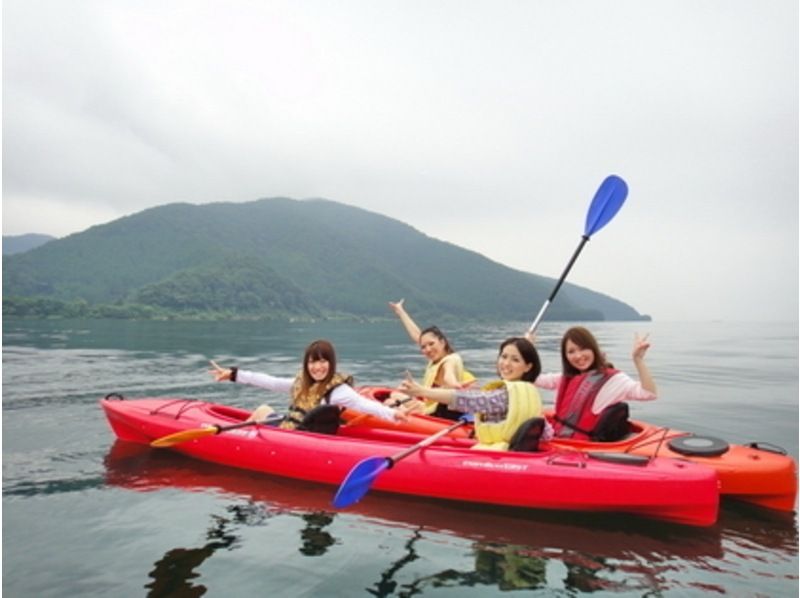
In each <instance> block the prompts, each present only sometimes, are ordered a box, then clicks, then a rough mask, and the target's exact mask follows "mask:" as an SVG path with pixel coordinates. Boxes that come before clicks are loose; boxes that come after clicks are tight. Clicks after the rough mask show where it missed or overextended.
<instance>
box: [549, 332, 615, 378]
mask: <svg viewBox="0 0 800 598" xmlns="http://www.w3.org/2000/svg"><path fill="white" fill-rule="evenodd" d="M567 341H572V342H573V343H575V344H576V345H578V347H580V348H581V349H589V350H591V352H592V353H594V361H593V362H592V365H591V366H590V367H589V369H590V370H606V369H608V368H610V367H612V366H611V364H610V363H608V362H607V361H606V356H605V354H604V353H603V352H602V351H601V350H600V345H598V344H597V339H596V338H595V337H594V335H593V334H592V333H591V332H589V331H588V330H587V329H586V328H584V327H583V326H573V327H572V328H570V329H569V330H567V331H566V332H565V333H564V336H563V337H562V339H561V365H562V367H563V368H564V375H565V376H577V375H578V374H580V373H581V372H580V371H579V370H578V369H577V368H575V367H574V366H573V365H572V364H570V362H569V360H568V359H567Z"/></svg>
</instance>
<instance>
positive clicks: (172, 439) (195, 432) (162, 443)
mask: <svg viewBox="0 0 800 598" xmlns="http://www.w3.org/2000/svg"><path fill="white" fill-rule="evenodd" d="M217 432H219V428H218V427H216V426H210V427H208V428H194V429H192V430H184V431H183V432H175V433H174V434H169V435H167V436H162V437H161V438H156V439H155V440H153V441H152V442H151V443H150V446H152V447H155V448H167V447H170V446H174V445H176V444H180V443H181V442H186V441H188V440H194V439H195V438H202V437H203V436H213V435H214V434H216V433H217Z"/></svg>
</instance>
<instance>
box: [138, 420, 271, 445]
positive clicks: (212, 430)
mask: <svg viewBox="0 0 800 598" xmlns="http://www.w3.org/2000/svg"><path fill="white" fill-rule="evenodd" d="M282 417H283V416H282V415H277V414H275V415H273V416H270V417H268V418H267V419H265V420H261V421H248V422H242V423H240V424H231V425H230V426H218V425H216V424H215V425H212V426H206V427H205V428H192V429H191V430H183V431H182V432H175V433H174V434H168V435H167V436H162V437H161V438H156V439H155V440H153V441H152V442H151V443H150V446H152V447H155V448H168V447H170V446H175V445H176V444H180V443H182V442H187V441H189V440H195V439H197V438H203V437H204V436H214V435H215V434H219V433H220V432H227V431H228V430H235V429H237V428H244V427H247V426H256V425H259V424H265V423H267V422H270V421H275V420H277V419H280V418H282Z"/></svg>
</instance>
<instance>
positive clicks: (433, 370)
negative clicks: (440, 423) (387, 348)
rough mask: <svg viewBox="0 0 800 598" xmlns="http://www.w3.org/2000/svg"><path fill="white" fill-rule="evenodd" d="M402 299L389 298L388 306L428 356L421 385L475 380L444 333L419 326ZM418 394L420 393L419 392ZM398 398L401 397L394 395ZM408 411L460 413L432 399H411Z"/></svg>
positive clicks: (442, 414)
mask: <svg viewBox="0 0 800 598" xmlns="http://www.w3.org/2000/svg"><path fill="white" fill-rule="evenodd" d="M404 301H405V300H404V299H400V301H397V302H395V303H393V302H390V303H389V307H390V308H391V309H392V311H393V312H394V313H395V314H396V315H397V317H398V318H400V321H401V322H402V323H403V326H404V327H405V329H406V332H407V333H408V336H409V337H410V338H411V340H412V341H414V343H415V344H417V345H419V348H420V351H422V354H423V355H424V356H425V357H426V358H427V359H428V365H427V366H426V367H425V373H424V374H423V377H422V386H423V387H425V388H461V387H462V386H464V385H467V384H469V383H471V382H473V381H474V380H475V376H473V375H472V374H471V373H470V372H468V371H467V370H465V369H464V362H463V361H462V360H461V356H460V355H459V354H458V353H456V352H455V351H454V350H453V348H452V347H451V346H450V342H449V341H448V340H447V337H446V336H445V335H444V334H443V333H442V331H441V330H439V329H438V328H437V327H436V326H430V327H428V328H425V329H424V330H420V328H419V326H418V325H417V323H416V322H415V321H414V320H413V319H412V318H411V316H410V315H408V312H406V310H405V307H404V306H403V302H404ZM420 396H421V395H420ZM393 398H394V399H400V398H402V397H395V396H393ZM408 411H409V412H413V411H422V412H423V413H425V414H427V415H435V416H437V417H443V418H447V419H453V420H456V419H458V418H459V417H460V416H461V415H462V413H461V412H460V411H454V410H452V409H449V408H448V407H447V406H446V405H444V404H441V403H438V402H437V401H434V400H426V401H424V402H422V401H414V402H413V403H412V404H411V405H410V406H409V408H408Z"/></svg>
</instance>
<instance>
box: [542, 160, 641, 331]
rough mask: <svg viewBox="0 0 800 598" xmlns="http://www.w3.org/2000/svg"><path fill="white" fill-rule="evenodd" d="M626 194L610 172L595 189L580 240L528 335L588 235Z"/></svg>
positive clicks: (609, 216)
mask: <svg viewBox="0 0 800 598" xmlns="http://www.w3.org/2000/svg"><path fill="white" fill-rule="evenodd" d="M627 196H628V185H626V184H625V181H623V180H622V179H621V178H619V177H618V176H616V175H613V174H612V175H610V176H608V177H606V180H604V181H603V182H602V184H601V185H600V188H599V189H598V190H597V193H595V195H594V199H592V204H591V205H590V206H589V212H588V213H587V214H586V226H585V227H584V229H583V236H582V237H581V242H580V244H579V245H578V247H577V249H576V250H575V253H573V254H572V258H571V259H570V260H569V263H568V264H567V267H566V268H565V269H564V272H563V273H562V274H561V278H559V279H558V283H557V284H556V287H555V288H554V289H553V292H552V293H550V297H548V298H547V301H545V302H544V305H542V309H540V310H539V313H538V314H536V318H535V319H534V320H533V323H532V324H531V326H530V328H528V332H527V334H528V335H531V334H533V333H534V331H535V330H536V328H537V327H538V326H539V323H540V322H541V321H542V318H543V317H544V312H545V311H547V308H548V307H550V304H551V303H552V302H553V299H554V298H555V296H556V293H558V289H560V288H561V285H562V283H563V282H564V279H565V278H566V277H567V274H569V271H570V270H571V269H572V264H574V263H575V260H576V259H578V255H579V254H580V252H581V250H583V246H584V245H586V242H587V241H588V240H589V237H591V236H592V235H593V234H594V233H596V232H597V231H599V230H600V229H601V228H603V227H604V226H605V225H606V224H608V223H609V222H610V221H611V219H612V218H613V217H614V216H615V215H616V213H617V212H619V209H620V208H621V207H622V204H623V203H625V198H626V197H627Z"/></svg>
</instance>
